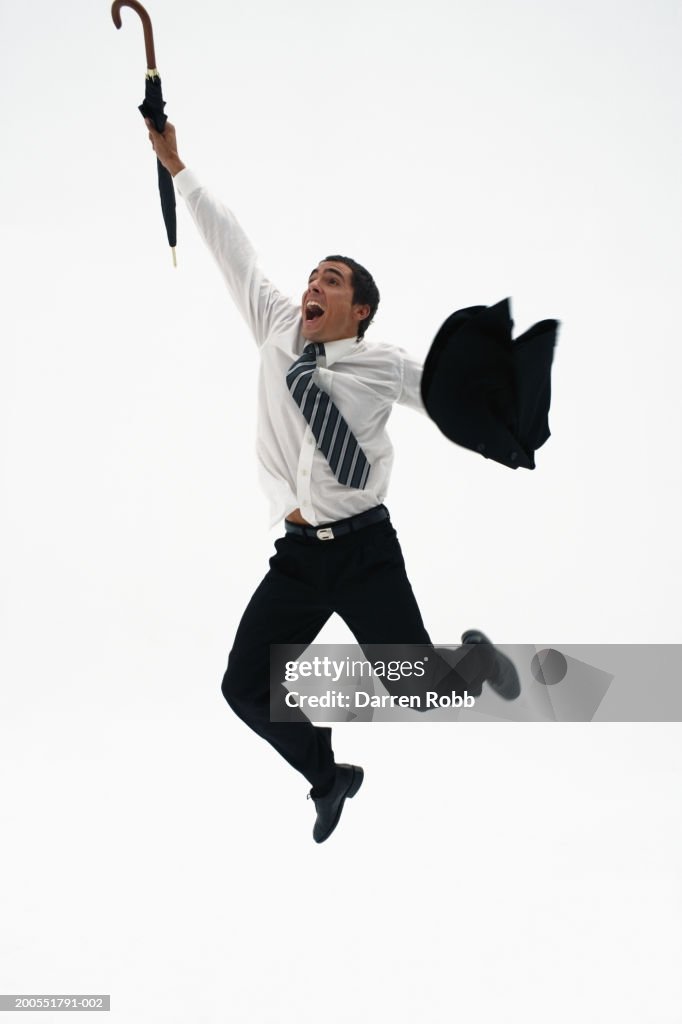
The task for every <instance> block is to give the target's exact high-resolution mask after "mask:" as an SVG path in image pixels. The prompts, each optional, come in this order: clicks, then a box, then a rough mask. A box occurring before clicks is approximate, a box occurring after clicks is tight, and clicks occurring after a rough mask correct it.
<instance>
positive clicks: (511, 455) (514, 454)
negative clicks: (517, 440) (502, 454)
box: [509, 452, 519, 462]
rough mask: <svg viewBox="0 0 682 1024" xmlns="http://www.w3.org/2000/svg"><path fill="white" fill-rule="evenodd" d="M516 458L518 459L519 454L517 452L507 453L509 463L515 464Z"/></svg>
mask: <svg viewBox="0 0 682 1024" xmlns="http://www.w3.org/2000/svg"><path fill="white" fill-rule="evenodd" d="M518 457H519V453H518V452H509V461H510V462H516V460H517V459H518Z"/></svg>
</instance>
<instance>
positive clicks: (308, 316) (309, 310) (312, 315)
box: [305, 300, 325, 324]
mask: <svg viewBox="0 0 682 1024" xmlns="http://www.w3.org/2000/svg"><path fill="white" fill-rule="evenodd" d="M324 312H325V311H324V309H323V308H322V306H320V305H319V303H317V302H314V301H312V300H311V301H310V302H306V306H305V320H306V323H308V324H309V323H312V322H313V321H314V320H319V319H320V317H322V316H324Z"/></svg>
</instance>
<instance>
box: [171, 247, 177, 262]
mask: <svg viewBox="0 0 682 1024" xmlns="http://www.w3.org/2000/svg"><path fill="white" fill-rule="evenodd" d="M171 252H172V253H173V266H174V267H177V265H178V260H177V257H176V255H175V246H174V245H172V246H171Z"/></svg>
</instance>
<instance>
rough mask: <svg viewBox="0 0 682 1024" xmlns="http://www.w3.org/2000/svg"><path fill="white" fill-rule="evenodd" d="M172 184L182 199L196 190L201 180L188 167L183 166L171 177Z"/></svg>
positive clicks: (199, 186)
mask: <svg viewBox="0 0 682 1024" xmlns="http://www.w3.org/2000/svg"><path fill="white" fill-rule="evenodd" d="M173 185H174V186H175V188H176V189H177V190H178V192H179V193H180V195H181V196H182V197H183V199H187V197H188V196H189V195H190V193H192V192H196V190H197V189H198V188H201V182H200V181H199V179H198V178H197V176H196V174H194V173H193V171H190V169H189V168H188V167H183V169H182V170H181V171H178V173H177V174H176V175H175V177H174V178H173Z"/></svg>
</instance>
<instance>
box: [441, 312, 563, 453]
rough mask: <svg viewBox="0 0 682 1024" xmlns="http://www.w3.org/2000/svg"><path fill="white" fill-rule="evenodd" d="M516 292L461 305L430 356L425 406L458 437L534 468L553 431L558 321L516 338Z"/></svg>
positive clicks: (546, 322) (443, 428)
mask: <svg viewBox="0 0 682 1024" xmlns="http://www.w3.org/2000/svg"><path fill="white" fill-rule="evenodd" d="M513 325H514V322H513V320H512V319H511V316H510V312H509V299H508V298H507V299H502V301H501V302H498V303H496V305H494V306H468V307H467V308H465V309H458V310H457V312H455V313H453V314H452V315H451V316H449V317H448V319H447V320H446V321H445V323H444V324H443V325H442V327H441V328H440V330H439V331H438V334H437V335H436V337H435V339H434V342H433V344H432V346H431V348H430V350H429V353H428V355H427V357H426V362H425V363H424V372H423V375H422V381H421V393H422V399H423V401H424V405H425V407H426V411H427V413H428V414H429V416H430V417H431V419H432V420H433V421H434V422H435V423H436V424H437V425H438V427H439V428H440V430H441V431H442V432H443V433H444V434H445V436H446V437H448V438H449V439H450V440H451V441H454V442H455V443H456V444H459V445H462V446H463V447H464V448H469V449H470V450H472V451H475V452H478V453H479V454H481V455H483V456H484V457H485V458H487V459H494V460H495V461H496V462H500V463H501V464H502V465H504V466H508V467H510V468H511V469H518V468H519V466H521V467H523V468H524V469H534V468H535V450H536V449H537V448H540V447H541V446H542V445H543V444H544V443H545V441H546V440H547V438H548V437H549V422H548V415H549V405H550V397H551V383H550V378H551V367H552V359H553V355H554V346H555V344H556V335H557V330H558V328H559V321H558V320H541V321H539V322H538V323H536V324H533V326H532V327H530V328H529V329H528V330H527V331H525V332H524V333H523V334H522V335H520V336H519V337H518V338H516V339H515V340H513V339H512V327H513Z"/></svg>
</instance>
